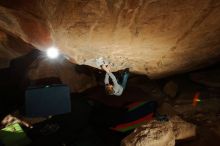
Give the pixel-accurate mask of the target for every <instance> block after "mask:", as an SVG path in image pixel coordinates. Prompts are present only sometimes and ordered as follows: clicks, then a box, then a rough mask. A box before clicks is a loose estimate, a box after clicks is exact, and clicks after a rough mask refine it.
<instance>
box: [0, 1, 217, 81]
mask: <svg viewBox="0 0 220 146" xmlns="http://www.w3.org/2000/svg"><path fill="white" fill-rule="evenodd" d="M219 7H220V1H218V0H200V1H199V2H198V1H197V0H184V1H182V0H169V1H164V0H120V1H118V0H65V1H64V0H51V1H45V0H32V1H28V0H1V1H0V29H1V30H2V31H4V32H5V33H8V34H11V35H13V36H16V37H19V38H21V39H22V40H24V41H25V42H27V43H30V44H31V45H33V46H35V47H36V48H38V49H40V50H45V48H47V47H48V46H51V45H55V46H57V47H58V48H59V49H60V50H61V52H62V53H64V54H65V55H68V56H69V57H70V58H71V60H72V61H73V62H75V63H77V64H89V65H91V64H90V61H92V60H94V59H96V58H98V57H103V58H105V59H107V60H109V61H110V62H111V63H112V64H113V67H112V69H113V70H114V71H115V70H119V69H123V68H126V67H129V68H130V69H131V71H133V72H136V73H143V74H146V75H148V76H149V77H151V78H158V77H163V76H167V75H171V74H174V73H180V72H185V71H189V70H193V69H197V68H200V67H203V66H206V65H209V64H211V63H213V62H215V61H218V60H219V56H220V49H219V47H220V41H219V38H220V25H219V23H220V9H219Z"/></svg>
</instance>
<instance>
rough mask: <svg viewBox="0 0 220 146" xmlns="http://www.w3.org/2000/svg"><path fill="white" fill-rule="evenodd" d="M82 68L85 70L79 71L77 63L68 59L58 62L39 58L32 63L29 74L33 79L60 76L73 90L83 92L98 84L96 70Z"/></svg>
mask: <svg viewBox="0 0 220 146" xmlns="http://www.w3.org/2000/svg"><path fill="white" fill-rule="evenodd" d="M83 68H84V70H83ZM81 69H82V70H83V71H81V72H80V71H77V65H76V64H72V63H70V62H68V61H67V60H63V61H59V62H57V63H54V62H53V63H52V62H50V61H49V60H39V61H37V62H34V63H33V64H31V66H30V67H29V70H28V73H27V74H28V75H27V76H28V78H29V79H30V80H32V81H36V80H42V79H46V78H51V77H54V78H59V79H60V81H61V82H62V83H63V84H66V85H68V86H69V87H70V90H71V92H82V91H84V90H86V89H88V88H91V87H94V86H96V85H97V82H96V78H95V76H94V72H92V71H91V70H89V69H88V68H87V69H86V68H85V67H81ZM88 74H89V75H88Z"/></svg>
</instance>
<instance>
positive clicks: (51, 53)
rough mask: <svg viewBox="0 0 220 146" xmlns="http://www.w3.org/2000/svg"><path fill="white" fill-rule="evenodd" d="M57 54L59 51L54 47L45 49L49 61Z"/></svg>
mask: <svg viewBox="0 0 220 146" xmlns="http://www.w3.org/2000/svg"><path fill="white" fill-rule="evenodd" d="M59 54H60V53H59V50H58V49H57V48H55V47H50V48H48V49H47V56H48V57H49V58H51V59H55V58H57V57H58V56H59Z"/></svg>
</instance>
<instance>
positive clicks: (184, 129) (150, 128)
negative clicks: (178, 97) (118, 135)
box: [121, 116, 196, 146]
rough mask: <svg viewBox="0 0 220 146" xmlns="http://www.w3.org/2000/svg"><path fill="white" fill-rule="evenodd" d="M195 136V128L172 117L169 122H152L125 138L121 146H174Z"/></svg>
mask: <svg viewBox="0 0 220 146" xmlns="http://www.w3.org/2000/svg"><path fill="white" fill-rule="evenodd" d="M195 135H196V126H195V125H193V124H190V123H187V122H185V121H183V120H182V119H181V118H179V117H177V116H174V117H172V118H170V121H169V122H159V121H152V122H150V123H147V124H145V125H142V126H141V127H139V128H137V129H135V130H134V132H133V133H131V134H130V135H128V136H127V137H125V138H124V139H123V140H122V142H121V146H174V145H175V140H182V139H186V138H190V137H193V136H195Z"/></svg>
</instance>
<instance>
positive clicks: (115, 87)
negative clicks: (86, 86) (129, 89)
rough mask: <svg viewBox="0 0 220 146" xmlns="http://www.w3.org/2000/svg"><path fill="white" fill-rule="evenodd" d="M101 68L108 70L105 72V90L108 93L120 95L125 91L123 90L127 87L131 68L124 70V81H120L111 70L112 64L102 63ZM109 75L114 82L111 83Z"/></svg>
mask: <svg viewBox="0 0 220 146" xmlns="http://www.w3.org/2000/svg"><path fill="white" fill-rule="evenodd" d="M101 68H102V69H103V70H104V71H106V74H105V80H104V82H105V90H106V93H107V94H108V95H116V96H120V95H121V94H122V92H123V90H124V89H125V87H126V84H127V80H128V76H129V69H128V68H126V69H125V70H124V73H123V76H122V82H118V81H117V79H116V77H115V76H114V74H113V73H111V72H110V65H109V64H108V65H106V64H104V65H101ZM109 77H110V78H111V80H112V82H113V84H110V82H109Z"/></svg>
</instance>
